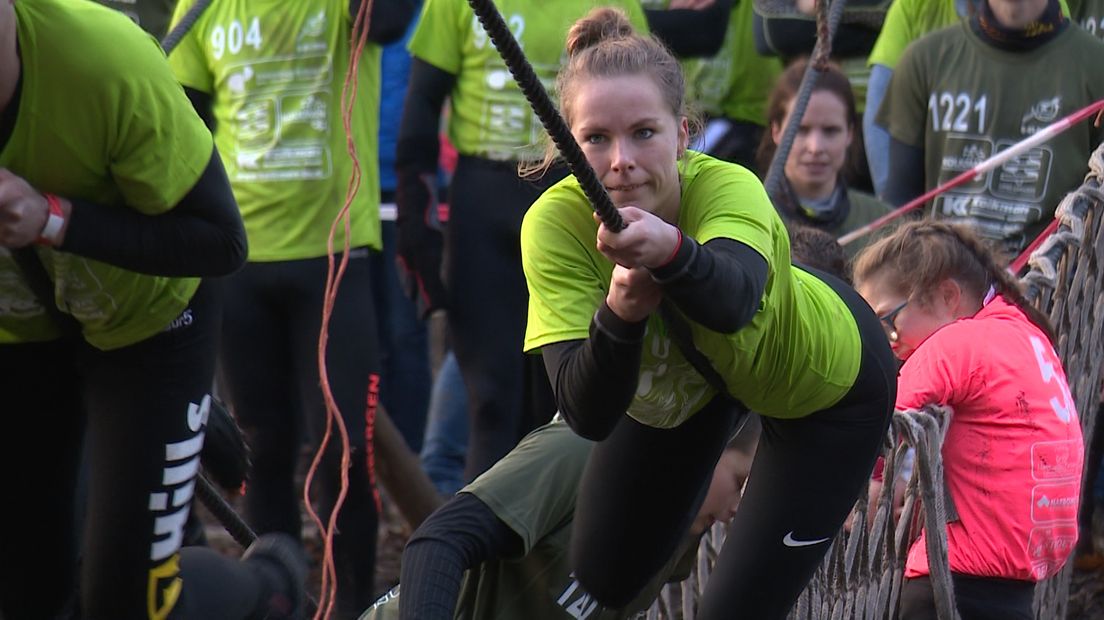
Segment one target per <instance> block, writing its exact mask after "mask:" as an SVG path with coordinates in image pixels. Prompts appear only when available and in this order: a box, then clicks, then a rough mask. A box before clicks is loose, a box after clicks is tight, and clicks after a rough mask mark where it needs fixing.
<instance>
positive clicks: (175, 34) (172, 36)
mask: <svg viewBox="0 0 1104 620" xmlns="http://www.w3.org/2000/svg"><path fill="white" fill-rule="evenodd" d="M209 6H211V0H197V1H196V3H195V4H193V5H192V8H190V9H188V12H187V13H185V14H184V17H181V18H180V22H179V23H178V24H176V25H175V26H173V29H172V30H171V31H170V32H169V34H167V35H165V38H164V39H161V49H163V50H165V55H166V56H168V55H169V54H170V53H171V52H172V51H173V49H174V48H176V46H177V45H180V41H181V40H183V39H184V35H186V34H188V31H189V30H191V29H192V26H194V25H195V23H196V20H198V19H199V16H200V15H202V14H203V12H204V11H206V10H207V7H209Z"/></svg>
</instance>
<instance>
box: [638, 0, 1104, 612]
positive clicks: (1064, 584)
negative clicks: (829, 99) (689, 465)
mask: <svg viewBox="0 0 1104 620" xmlns="http://www.w3.org/2000/svg"><path fill="white" fill-rule="evenodd" d="M759 4H760V2H759V1H758V0H757V2H756V5H757V6H758V5H759ZM1102 184H1104V144H1102V145H1101V146H1099V147H1097V149H1096V151H1095V152H1094V153H1093V154H1092V156H1091V158H1090V160H1089V173H1088V174H1087V175H1086V177H1085V182H1084V183H1083V184H1082V185H1081V187H1079V188H1078V189H1077V190H1075V191H1073V192H1071V193H1070V194H1068V195H1067V196H1066V197H1065V198H1064V199H1063V200H1062V202H1061V204H1060V205H1059V206H1058V209H1057V212H1056V214H1055V217H1056V218H1057V219H1058V221H1059V227H1058V230H1057V232H1055V233H1054V234H1053V235H1051V237H1050V238H1049V239H1048V240H1047V241H1046V242H1045V243H1043V245H1041V246H1040V247H1039V248H1038V249H1037V250H1036V251H1035V252H1033V253H1032V255H1031V258H1030V260H1029V262H1028V265H1029V271H1028V273H1027V274H1026V275H1025V276H1024V277H1023V278H1022V283H1023V285H1024V288H1025V292H1026V297H1027V299H1028V300H1029V301H1030V302H1031V303H1033V304H1035V305H1036V306H1037V307H1038V308H1039V309H1040V310H1042V311H1043V312H1044V313H1045V314H1047V315H1048V316H1049V317H1050V320H1051V323H1052V325H1053V326H1054V328H1055V330H1056V332H1057V334H1058V346H1057V350H1058V355H1059V356H1060V357H1061V359H1062V363H1063V365H1064V367H1065V371H1066V376H1067V379H1068V380H1069V387H1070V391H1071V393H1072V395H1073V398H1074V402H1075V403H1076V406H1077V410H1078V412H1079V413H1080V420H1081V428H1082V430H1083V432H1084V437H1085V441H1086V453H1087V451H1088V450H1087V442H1089V441H1090V440H1091V437H1092V433H1093V426H1094V424H1095V422H1096V412H1097V410H1098V405H1099V403H1100V398H1101V362H1102V360H1104V340H1102V338H1101V331H1102V330H1104V282H1102V276H1104V273H1102V271H1101V264H1102V263H1104V227H1102V226H1101V224H1100V220H1101V217H1102V214H1104V191H1102ZM951 415H952V414H951V412H950V411H948V410H945V409H942V408H935V407H929V408H925V409H923V410H920V411H897V412H895V413H894V415H893V424H892V427H891V429H890V432H889V433H888V434H887V437H886V448H885V450H884V453H883V456H885V472H884V480H886V484H885V485H884V486H883V488H882V490H881V493H880V494H879V495H878V497H877V498H875V501H874V502H873V503H871V502H869V501H868V498H867V497H866V494H865V493H864V494H863V497H860V498H859V500H858V501H857V502H856V505H855V513H854V515H853V517H852V518H851V519H850V520H849V523H850V524H853V525H852V526H851V527H845V528H844V530H843V531H841V532H840V534H839V536H837V537H836V540H835V541H834V542H833V543H832V547H831V548H830V549H829V551H828V554H827V556H826V557H825V559H824V562H823V563H822V564H821V566H820V568H819V569H817V572H816V574H815V576H814V577H813V580H812V581H811V582H810V583H809V585H808V587H807V588H806V589H805V591H804V592H802V593H801V596H800V598H798V601H797V603H796V605H795V606H794V608H793V610H792V611H791V613H790V616H789V617H790V618H791V620H881V619H883V618H893V617H895V616H896V613H897V605H898V602H899V598H900V593H901V585H902V582H903V574H904V566H905V559H906V556H907V552H908V548H909V546H910V545H911V544H912V542H913V541H915V540H916V538H917V537H918V535H919V532H920V529H921V528H925V525H926V524H932V525H931V527H926V528H925V529H926V531H927V533H928V535H927V537H926V541H927V546H928V548H927V551H928V557H929V558H940V561H939V562H932V565H931V567H930V568H931V582H932V586H933V589H934V592H935V601H936V607H937V611H938V614H939V618H940V620H953V619H956V618H958V614H957V613H956V612H955V610H954V591H953V587H952V585H951V580H950V568H949V567H948V565H947V560H946V558H947V533H946V527H945V525H944V524H946V522H947V521H948V518H953V506H952V505H951V503H950V502H949V501H948V499H947V496H946V493H945V491H944V489H945V487H944V485H943V464H942V459H941V457H940V446H941V445H942V440H943V436H944V434H945V432H946V429H947V426H948V425H949V423H950V421H951ZM909 447H912V448H915V450H914V451H913V453H912V454H914V455H915V463H914V465H913V466H911V475H910V476H909V477H908V479H907V480H904V479H902V477H901V476H900V475H898V472H901V471H902V467H905V466H907V465H908V463H906V460H910V459H911V457H909V456H908V455H909V451H908V448H909ZM1090 466H1091V464H1088V463H1086V470H1088V468H1089V467H1090ZM901 485H904V492H905V496H904V497H905V499H904V505H903V508H902V510H901V514H900V516H899V517H898V518H896V519H894V518H892V512H891V511H892V506H893V497H894V493H895V491H897V489H898V488H900V486H901ZM864 525H866V526H865V527H864ZM724 538H725V527H724V526H723V525H722V524H716V525H714V526H713V528H712V529H711V530H710V531H708V532H706V534H705V536H704V537H703V538H702V542H701V545H700V547H699V549H698V557H697V562H696V563H695V566H694V569H693V571H692V573H691V576H690V578H688V579H686V580H685V581H683V582H681V583H677V584H670V585H668V586H667V587H666V588H664V589H663V591H662V592H661V594H660V596H659V598H658V599H657V600H656V602H655V603H654V604H653V605H652V607H651V608H650V609H648V611H647V612H644V613H642V614H640V616H639V617H640V618H648V619H649V620H661V619H676V618H685V619H687V620H689V619H691V618H694V617H695V615H696V612H697V604H698V600H699V599H700V597H701V594H702V592H703V591H704V588H705V585H706V583H707V581H708V576H709V573H710V570H711V568H712V566H713V564H714V562H715V561H716V559H717V554H718V553H719V552H720V549H721V546H722V545H723V544H724ZM1072 570H1073V562H1072V561H1068V562H1066V566H1065V568H1064V569H1063V570H1062V571H1061V572H1060V573H1059V574H1058V575H1056V576H1054V577H1052V578H1050V579H1047V580H1045V581H1042V582H1040V583H1039V584H1038V586H1037V587H1036V591H1035V617H1036V618H1037V619H1038V620H1055V619H1060V618H1065V617H1066V612H1067V610H1068V607H1069V589H1070V577H1071V574H1072Z"/></svg>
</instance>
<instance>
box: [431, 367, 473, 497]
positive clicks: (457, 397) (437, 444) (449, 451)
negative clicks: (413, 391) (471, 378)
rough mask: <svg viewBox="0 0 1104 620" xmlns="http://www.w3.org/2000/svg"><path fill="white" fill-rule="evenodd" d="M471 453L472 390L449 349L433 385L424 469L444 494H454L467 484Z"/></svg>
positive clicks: (438, 490)
mask: <svg viewBox="0 0 1104 620" xmlns="http://www.w3.org/2000/svg"><path fill="white" fill-rule="evenodd" d="M467 452H468V391H467V389H466V388H465V387H464V379H463V377H461V376H460V365H459V364H457V363H456V356H455V355H453V353H452V351H449V352H448V353H447V354H446V355H445V358H444V360H442V362H441V369H440V370H439V371H438V373H437V381H436V382H434V384H433V396H432V397H431V400H430V403H429V420H428V421H427V422H426V434H425V443H424V444H423V445H422V455H421V458H422V469H424V470H425V472H426V475H428V476H429V479H430V480H432V481H433V486H434V487H436V488H437V492H438V493H440V494H441V495H445V496H449V495H453V494H455V493H456V492H457V491H459V490H460V489H461V487H463V486H464V462H465V457H466V456H467Z"/></svg>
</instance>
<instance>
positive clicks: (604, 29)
mask: <svg viewBox="0 0 1104 620" xmlns="http://www.w3.org/2000/svg"><path fill="white" fill-rule="evenodd" d="M635 34H636V31H635V30H633V26H632V23H631V22H630V21H629V18H628V16H627V15H625V13H624V12H622V11H621V10H620V9H614V8H610V7H599V8H596V9H592V10H591V11H590V13H588V14H587V16H586V17H584V18H582V19H580V20H579V21H577V22H575V24H574V25H573V26H571V30H570V31H568V33H567V55H568V56H569V57H570V56H575V55H576V54H578V53H580V52H582V51H583V50H585V49H587V48H590V47H594V46H595V45H598V44H599V43H601V42H602V41H605V40H613V39H627V38H629V37H632V36H633V35H635Z"/></svg>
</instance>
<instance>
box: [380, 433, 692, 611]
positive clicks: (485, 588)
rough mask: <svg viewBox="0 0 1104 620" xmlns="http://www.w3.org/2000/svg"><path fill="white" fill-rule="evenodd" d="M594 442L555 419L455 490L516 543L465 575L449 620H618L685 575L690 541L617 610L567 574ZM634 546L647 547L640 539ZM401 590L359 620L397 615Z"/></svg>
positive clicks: (392, 593) (385, 598) (387, 597)
mask: <svg viewBox="0 0 1104 620" xmlns="http://www.w3.org/2000/svg"><path fill="white" fill-rule="evenodd" d="M593 446H594V444H593V443H592V442H590V441H587V440H586V439H583V438H581V437H579V436H578V435H576V434H575V433H574V431H572V430H571V428H570V427H568V426H567V424H564V423H563V422H561V421H554V422H552V423H551V424H546V425H544V426H542V427H540V428H538V429H536V430H535V431H533V432H532V433H530V434H529V435H528V436H526V437H525V438H524V439H522V440H521V442H520V443H519V444H518V445H517V447H516V448H514V449H513V450H512V451H510V453H509V454H507V455H506V456H505V457H503V458H502V460H501V461H499V462H498V463H496V464H495V465H494V467H492V468H491V469H489V470H487V472H486V473H484V474H483V475H482V476H480V477H479V478H477V479H476V480H475V481H474V482H472V483H471V484H470V485H468V486H467V487H465V488H464V489H462V490H461V491H460V492H461V493H471V494H472V495H474V496H476V497H477V498H479V500H480V501H482V502H483V503H484V504H486V505H487V507H488V508H490V509H491V511H493V512H494V513H495V515H496V516H497V517H498V518H499V519H501V520H502V522H503V523H505V524H506V525H507V526H508V527H509V528H510V529H511V530H513V531H514V532H515V533H516V534H517V535H518V537H519V538H520V540H521V542H522V548H521V549H520V551H519V553H518V555H517V556H516V557H509V558H499V559H496V560H492V561H488V562H484V563H482V564H481V565H480V566H479V568H478V569H476V570H473V571H469V572H468V573H467V574H466V575H465V577H464V582H463V584H462V586H461V591H460V597H459V599H458V600H457V606H456V614H455V616H454V618H455V619H456V620H571V619H573V618H574V619H578V618H586V619H587V620H622V619H624V618H629V617H632V616H633V614H635V613H636V612H639V611H642V610H645V609H647V608H648V607H649V606H650V605H651V604H652V601H654V600H655V598H656V597H657V596H658V595H659V590H660V589H661V588H662V587H663V584H665V583H667V582H668V581H672V580H677V579H683V578H685V577H686V576H687V574H688V573H689V569H688V564H687V560H688V559H692V557H693V555H694V552H695V551H696V548H697V546H696V545H694V544H689V545H688V546H685V547H684V549H683V550H682V551H681V552H680V553H677V554H676V556H675V557H674V558H672V560H671V561H670V562H668V564H667V565H666V566H665V567H664V568H663V569H662V570H660V572H659V574H658V575H657V576H656V577H655V578H654V579H652V581H651V582H650V583H649V585H648V586H647V587H645V588H644V589H643V590H642V591H641V593H640V594H639V595H637V597H636V598H635V599H634V600H633V602H631V603H629V605H627V606H626V607H625V608H624V609H620V610H607V609H601V608H599V606H598V603H597V602H596V601H595V600H594V599H593V597H591V596H590V595H589V594H587V593H586V592H585V591H583V589H582V588H581V587H580V585H579V584H578V582H576V581H575V579H574V578H573V577H572V576H571V566H570V563H569V561H568V548H569V542H570V536H571V525H572V521H573V519H574V515H575V498H576V494H577V490H578V487H579V480H580V478H581V477H582V474H583V467H584V466H585V465H586V461H587V457H588V456H589V455H590V450H591V448H592V447H593ZM641 544H648V541H645V540H642V541H641ZM400 592H401V590H399V588H396V589H395V590H392V591H391V592H389V593H388V594H385V595H384V596H383V598H381V599H380V600H379V601H378V602H377V603H376V604H375V605H373V606H372V608H370V609H369V610H368V611H367V612H366V613H365V614H363V615H362V616H361V620H393V619H397V618H398V617H399V613H398V607H399V604H400V603H401V600H402V599H401V596H400Z"/></svg>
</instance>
